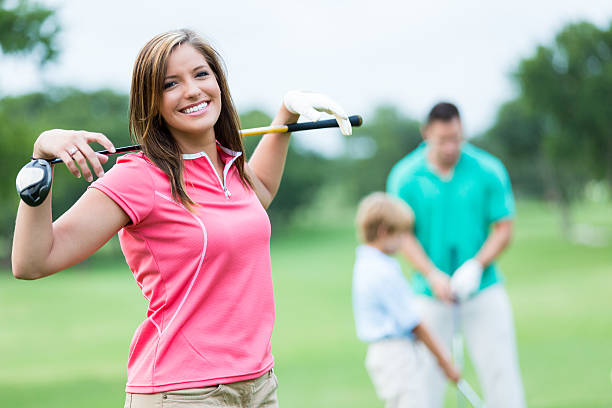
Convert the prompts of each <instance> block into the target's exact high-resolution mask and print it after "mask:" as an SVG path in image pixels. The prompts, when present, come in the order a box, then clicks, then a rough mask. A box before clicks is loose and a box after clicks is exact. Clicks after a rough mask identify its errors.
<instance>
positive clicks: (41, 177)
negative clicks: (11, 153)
mask: <svg viewBox="0 0 612 408" xmlns="http://www.w3.org/2000/svg"><path fill="white" fill-rule="evenodd" d="M52 176H53V172H52V170H51V165H50V164H49V162H48V161H46V160H44V159H36V160H32V161H31V162H29V163H28V164H26V165H25V166H23V167H22V168H21V170H20V171H19V174H17V179H16V185H17V192H18V193H19V196H20V197H21V199H22V200H23V202H24V203H26V204H27V205H29V206H30V207H36V206H39V205H40V204H42V203H43V201H45V199H46V198H47V195H48V194H49V191H51V180H52Z"/></svg>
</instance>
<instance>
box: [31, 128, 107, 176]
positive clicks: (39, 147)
mask: <svg viewBox="0 0 612 408" xmlns="http://www.w3.org/2000/svg"><path fill="white" fill-rule="evenodd" d="M91 142H97V143H99V144H101V145H102V146H104V147H105V148H106V149H107V150H108V151H109V152H111V153H113V152H115V146H113V143H112V142H111V141H110V140H109V139H108V138H107V137H106V136H104V135H103V134H102V133H96V132H87V131H84V130H64V129H52V130H47V131H44V132H43V133H41V134H40V136H39V137H38V139H36V142H35V143H34V150H33V153H32V157H34V158H37V159H39V158H40V159H49V160H51V159H54V158H56V157H59V158H60V159H62V161H63V162H64V163H65V164H66V167H68V170H70V172H71V173H72V174H74V176H75V177H81V173H82V174H83V178H85V179H86V180H87V181H89V182H91V181H93V175H92V172H91V170H90V168H89V166H88V165H87V162H89V165H91V168H92V169H93V170H94V172H95V173H96V175H97V176H98V177H102V176H103V175H104V169H103V168H102V163H106V162H107V161H108V156H106V155H104V154H99V153H96V152H95V151H94V150H93V149H92V148H91V147H90V146H89V143H91ZM77 164H78V167H77Z"/></svg>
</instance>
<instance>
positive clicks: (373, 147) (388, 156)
mask: <svg viewBox="0 0 612 408" xmlns="http://www.w3.org/2000/svg"><path fill="white" fill-rule="evenodd" d="M345 141H346V150H347V151H346V158H345V160H344V165H343V166H342V171H341V172H340V173H339V174H340V176H341V180H340V181H341V183H342V184H343V185H344V186H346V187H347V188H348V191H349V195H350V197H351V200H352V201H355V202H356V201H357V200H359V199H361V198H362V197H363V196H365V195H366V194H368V193H371V192H373V191H384V190H385V187H386V181H387V176H388V175H389V171H390V170H391V168H392V167H393V166H394V165H395V163H397V162H398V161H399V160H400V159H401V158H403V157H404V156H405V155H407V154H408V153H410V152H411V151H412V150H414V149H415V148H416V147H417V146H418V145H419V144H420V143H421V141H422V138H421V132H420V124H419V122H417V121H415V120H413V119H411V118H409V117H407V116H405V115H403V114H402V113H400V112H399V111H398V110H397V108H396V107H394V106H391V105H381V106H379V107H377V108H376V109H375V110H374V113H373V114H372V115H371V116H369V117H366V118H364V124H363V126H362V127H361V128H359V129H355V131H354V135H353V136H351V137H348V138H346V139H345Z"/></svg>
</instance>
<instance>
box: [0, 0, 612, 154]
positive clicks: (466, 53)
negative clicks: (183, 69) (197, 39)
mask: <svg viewBox="0 0 612 408" xmlns="http://www.w3.org/2000/svg"><path fill="white" fill-rule="evenodd" d="M42 2H43V3H44V4H47V5H51V6H54V7H57V8H58V10H59V17H60V21H61V25H62V27H63V32H62V35H61V37H60V48H61V55H60V57H59V59H58V61H57V62H56V63H53V64H51V65H49V66H48V67H47V68H45V69H44V71H42V72H40V71H39V70H37V68H36V67H35V66H34V65H33V64H28V63H24V61H23V60H22V59H21V60H20V59H17V58H6V57H4V56H3V57H2V61H1V62H0V90H1V91H2V93H4V94H6V93H11V94H16V93H22V92H27V91H31V90H36V89H41V88H43V87H44V86H46V85H70V86H75V87H79V88H83V89H87V90H94V89H98V88H102V87H110V88H113V89H116V90H119V91H122V92H127V91H128V88H129V83H130V76H131V69H132V64H133V62H134V59H135V57H136V54H137V53H138V51H139V49H140V48H141V47H142V46H143V45H144V43H145V42H146V41H148V40H149V39H150V38H151V37H152V36H153V35H155V34H157V33H160V32H163V31H167V30H169V29H173V28H181V27H189V28H192V29H194V30H196V31H197V32H199V33H200V34H202V35H203V36H204V37H205V38H207V39H208V40H209V41H211V43H212V44H213V45H214V46H215V47H216V48H217V49H218V50H219V51H220V53H221V55H222V56H223V58H224V60H225V63H226V65H227V68H228V74H229V82H230V88H231V90H232V95H233V98H234V100H235V101H236V103H237V105H238V108H239V110H240V111H245V110H248V109H251V108H259V109H262V110H265V111H267V112H268V113H270V114H272V113H274V112H275V111H276V109H277V108H278V106H279V104H280V101H281V98H282V96H283V94H284V93H285V92H286V91H287V90H290V89H296V88H299V89H309V90H316V91H321V92H324V93H327V94H328V95H330V96H332V97H333V98H335V99H336V100H338V101H339V102H340V103H341V104H342V105H343V106H344V107H345V108H346V110H347V111H348V112H349V113H351V114H356V113H358V114H361V115H363V116H364V118H365V120H367V117H368V114H369V113H371V112H372V111H373V108H374V107H375V106H376V105H377V104H380V103H385V102H386V103H392V104H394V105H397V106H398V107H399V108H400V109H401V110H402V112H404V113H405V114H408V115H411V116H413V117H415V118H416V119H419V120H420V119H422V118H423V117H424V115H425V114H426V113H427V111H428V109H429V108H430V107H431V105H432V104H433V103H435V102H436V101H438V100H440V99H446V100H451V101H453V102H456V103H457V104H458V105H459V107H460V109H461V110H462V114H463V119H464V124H465V125H466V130H467V133H468V134H475V133H477V132H480V131H483V130H485V129H486V128H487V127H488V126H490V125H491V123H492V121H493V119H494V115H495V112H496V111H497V108H498V107H499V106H500V104H501V103H503V102H504V101H506V100H508V99H509V98H511V97H512V96H513V95H514V93H515V87H514V84H513V82H512V80H511V76H510V74H511V73H512V72H513V70H515V68H516V66H517V63H518V61H519V60H520V59H521V58H524V57H528V56H530V55H532V54H533V52H534V50H535V47H536V45H537V44H549V43H551V41H552V40H553V38H554V35H555V33H556V32H558V30H559V29H560V28H561V27H562V26H563V25H564V24H566V23H568V22H571V21H577V20H580V19H586V20H589V21H591V22H593V23H595V24H597V25H599V26H600V27H607V26H608V25H609V24H610V21H611V20H612V1H610V0H555V1H552V0H541V1H539V0H513V1H507V0H505V1H498V0H489V1H485V0H463V1H458V0H457V1H452V0H439V1H420V2H414V1H409V0H405V1H390V0H372V1H364V0H356V1H348V0H335V1H330V0H310V1H305V0H302V1H288V0H285V1H276V0H259V1H246V0H245V1H232V0H223V1H191V2H180V3H178V2H173V1H168V0H166V1H161V0H149V1H146V2H144V1H142V2H141V1H126V0H105V1H88V0H64V1H62V0H44V1H42ZM330 148H333V147H332V146H330Z"/></svg>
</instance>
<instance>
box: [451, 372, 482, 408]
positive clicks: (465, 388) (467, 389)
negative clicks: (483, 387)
mask: <svg viewBox="0 0 612 408" xmlns="http://www.w3.org/2000/svg"><path fill="white" fill-rule="evenodd" d="M457 389H458V390H459V392H461V394H462V395H463V396H464V397H465V399H466V400H468V402H469V403H470V405H472V406H473V407H474V408H485V405H484V404H483V402H482V400H481V399H480V397H479V396H478V394H476V391H474V389H473V388H472V387H471V386H470V384H468V382H467V381H465V380H464V379H463V378H462V379H460V380H459V382H458V383H457Z"/></svg>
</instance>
